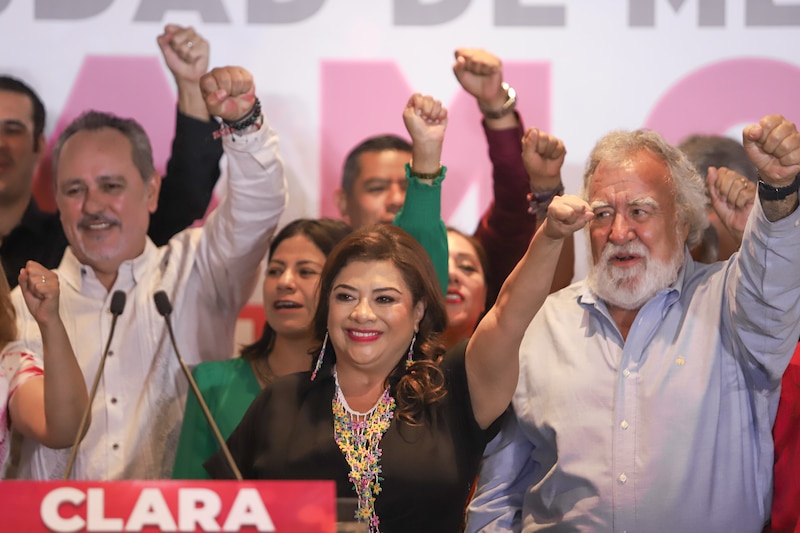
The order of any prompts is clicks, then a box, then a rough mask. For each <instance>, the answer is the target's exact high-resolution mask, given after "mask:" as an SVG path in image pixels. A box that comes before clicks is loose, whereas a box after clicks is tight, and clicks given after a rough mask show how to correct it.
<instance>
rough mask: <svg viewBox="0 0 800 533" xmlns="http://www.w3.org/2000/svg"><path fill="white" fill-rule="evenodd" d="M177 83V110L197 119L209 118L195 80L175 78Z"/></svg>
mask: <svg viewBox="0 0 800 533" xmlns="http://www.w3.org/2000/svg"><path fill="white" fill-rule="evenodd" d="M176 83H177V85H178V110H179V111H180V112H181V113H183V114H184V115H187V116H190V117H192V118H196V119H197V120H211V116H210V115H209V114H208V109H207V108H206V102H205V100H204V99H203V94H202V93H201V92H200V85H199V84H198V83H197V82H196V81H180V80H176Z"/></svg>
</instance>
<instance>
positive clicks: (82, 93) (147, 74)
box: [34, 55, 175, 211]
mask: <svg viewBox="0 0 800 533" xmlns="http://www.w3.org/2000/svg"><path fill="white" fill-rule="evenodd" d="M89 109H94V110H97V111H106V112H110V113H114V114H115V115H119V116H121V117H131V118H135V119H136V121H137V122H139V124H141V125H142V127H143V128H144V129H145V131H146V132H147V135H148V136H149V137H150V143H151V144H152V146H153V159H154V161H155V166H156V170H158V171H159V172H161V173H162V174H163V172H164V169H165V167H166V162H167V159H168V158H169V154H170V150H171V145H172V137H173V136H174V133H175V94H174V92H173V90H172V87H171V86H170V84H169V83H168V81H167V79H166V77H165V76H164V71H163V69H162V67H161V62H160V59H159V58H158V57H155V56H152V57H127V56H91V55H90V56H86V58H85V59H84V61H83V65H82V66H81V69H80V71H79V72H78V75H77V77H76V78H75V82H74V84H73V85H72V90H71V91H70V94H69V97H68V98H67V101H66V104H64V109H63V111H62V112H61V115H60V116H59V117H58V121H57V122H56V126H55V129H54V130H53V133H52V134H51V135H50V137H49V138H48V142H47V156H46V157H45V159H44V160H43V161H42V162H41V164H40V165H39V169H38V172H37V175H36V178H35V182H34V195H35V196H36V201H37V202H38V203H39V205H40V206H41V208H42V209H45V210H49V211H55V209H56V207H55V201H54V199H53V186H52V163H51V160H50V152H51V150H52V148H53V145H55V142H56V139H57V138H58V136H59V135H60V134H61V132H62V131H63V130H64V128H66V126H67V125H68V124H69V123H70V122H71V121H72V120H73V119H75V118H76V117H77V116H78V115H80V114H81V113H83V112H84V111H86V110H89ZM51 120H52V119H51Z"/></svg>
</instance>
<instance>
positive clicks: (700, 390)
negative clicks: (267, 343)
mask: <svg viewBox="0 0 800 533" xmlns="http://www.w3.org/2000/svg"><path fill="white" fill-rule="evenodd" d="M743 139H744V146H745V148H746V150H747V153H748V157H749V158H750V160H751V161H752V162H753V164H755V166H756V167H757V168H758V169H759V173H760V177H761V181H760V183H759V201H758V202H756V206H755V208H753V210H752V213H751V215H750V220H749V222H748V225H747V229H746V230H745V234H744V241H743V244H742V249H741V252H740V253H739V254H735V255H734V256H733V257H732V258H731V259H730V260H728V261H727V262H725V263H716V264H713V265H704V264H700V263H695V262H694V261H693V260H692V257H691V255H690V254H689V253H688V249H689V247H691V246H693V245H694V244H695V243H697V242H698V241H699V239H700V237H701V235H702V233H703V230H704V228H705V227H706V225H707V224H708V222H707V218H706V215H705V207H706V202H707V200H706V196H705V184H704V182H703V180H702V178H701V177H700V176H699V175H698V174H697V172H696V171H695V170H694V168H693V167H692V165H691V164H690V163H689V162H688V161H687V160H686V158H685V157H684V156H683V155H682V154H681V153H680V152H679V151H678V150H677V149H675V148H674V147H672V146H670V145H669V144H667V143H666V142H665V141H664V140H663V139H662V138H661V137H660V136H659V135H658V134H656V133H653V132H648V131H635V132H615V133H612V134H609V135H607V136H606V137H604V138H603V139H601V140H600V142H599V143H598V144H597V145H596V147H595V148H594V150H593V152H592V154H591V156H590V158H589V161H588V163H587V167H586V172H585V174H584V187H583V196H584V199H585V200H586V201H587V202H588V204H589V206H590V207H591V209H592V211H593V212H594V219H593V220H592V221H591V222H590V223H589V225H588V227H587V231H588V236H589V241H590V252H591V267H590V273H589V276H588V278H587V279H586V280H585V281H582V282H579V283H576V284H574V285H572V286H570V287H568V288H566V289H564V290H562V291H560V292H558V293H556V294H554V295H552V296H550V297H549V298H548V300H547V301H546V302H545V304H544V306H543V307H542V309H541V310H540V311H539V313H538V314H537V315H536V317H535V318H534V320H533V321H532V322H531V325H530V327H529V329H528V331H527V333H526V336H525V339H524V341H523V343H522V346H521V348H520V380H519V384H518V387H517V391H516V394H515V396H514V400H513V407H514V411H515V413H516V417H515V418H514V417H511V418H510V419H509V422H508V423H507V424H506V427H505V428H504V430H503V432H504V433H503V434H502V439H500V440H499V441H497V442H494V443H493V445H490V449H492V450H493V453H492V454H491V455H489V456H487V457H486V459H485V463H484V466H483V470H482V472H481V477H480V480H479V483H478V488H477V494H476V497H475V499H474V500H473V502H472V504H471V505H470V512H469V518H468V527H467V530H468V531H523V532H525V533H529V532H535V531H545V530H546V531H570V532H572V531H614V532H633V531H645V532H653V531H655V532H660V531H663V532H675V531H680V532H693V531H698V532H700V531H703V532H708V531H725V532H739V531H741V532H758V531H761V528H762V527H763V524H764V522H765V521H766V520H767V518H768V513H769V508H770V499H771V491H772V462H773V455H772V449H773V448H772V435H771V427H772V423H773V421H774V416H775V408H776V406H777V402H778V396H779V392H780V379H781V374H782V373H783V371H784V369H785V367H786V365H787V364H788V362H789V359H790V357H791V355H792V352H793V350H794V348H795V346H796V343H797V338H798V334H800V305H798V300H800V268H798V266H800V231H799V230H798V226H800V212H798V210H797V206H798V194H797V191H798V184H799V183H800V174H798V172H800V133H798V131H797V128H796V127H795V125H794V124H793V123H791V122H789V121H788V120H786V119H785V118H783V117H781V116H779V115H770V116H767V117H765V118H763V119H762V120H761V121H760V122H759V124H755V125H751V126H748V127H747V128H745V130H744V132H743ZM714 181H716V180H714V179H711V180H710V183H709V187H711V189H712V194H717V195H719V194H722V195H723V196H724V195H725V194H727V193H728V192H729V191H726V190H722V191H720V190H719V189H715V188H714V187H715V184H714ZM728 187H730V186H726V188H728ZM729 209H730V213H729V215H730V216H733V215H734V211H735V209H736V206H735V202H731V205H730V207H729ZM492 446H493V447H492Z"/></svg>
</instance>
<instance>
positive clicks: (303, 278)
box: [172, 218, 351, 479]
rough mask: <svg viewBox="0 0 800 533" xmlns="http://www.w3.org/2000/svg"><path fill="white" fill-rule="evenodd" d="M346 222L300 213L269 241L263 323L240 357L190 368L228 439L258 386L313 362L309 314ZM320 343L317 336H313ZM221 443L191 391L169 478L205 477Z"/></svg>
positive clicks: (310, 317) (312, 342)
mask: <svg viewBox="0 0 800 533" xmlns="http://www.w3.org/2000/svg"><path fill="white" fill-rule="evenodd" d="M350 231H351V230H350V227H349V226H348V225H347V224H345V223H344V222H342V221H340V220H333V219H326V218H323V219H298V220H295V221H293V222H291V223H290V224H289V225H287V226H286V227H285V228H283V229H282V230H281V231H280V232H279V233H278V235H277V236H276V237H275V239H274V240H273V241H272V244H271V245H270V249H269V262H268V263H267V270H266V275H265V277H264V285H263V288H262V291H263V301H264V311H265V314H266V316H267V323H266V324H265V325H264V331H263V333H262V334H261V338H260V339H258V340H257V341H256V342H254V343H253V344H251V345H249V346H245V347H244V348H243V349H242V351H241V357H240V358H236V359H230V360H227V361H214V362H208V363H202V364H200V365H197V366H196V367H195V369H194V371H193V372H192V374H193V375H194V377H195V379H196V380H197V385H198V387H199V388H200V391H201V392H202V393H203V398H204V399H205V401H206V403H208V408H209V410H210V411H211V414H212V415H213V416H214V421H215V422H216V423H217V425H219V429H220V432H221V433H222V436H223V437H225V438H228V436H230V434H231V432H232V431H233V430H234V428H236V426H237V425H238V424H239V421H240V420H241V419H242V416H244V413H245V411H246V410H247V408H248V407H249V406H250V404H251V403H252V402H253V400H254V399H255V397H256V396H257V395H258V393H259V392H261V389H262V388H263V387H264V386H266V385H267V384H268V383H270V382H271V381H272V380H273V379H274V378H275V377H277V376H283V375H286V374H291V373H293V372H301V371H306V370H309V369H310V368H311V362H312V356H311V355H310V350H311V349H312V348H313V347H314V346H315V340H314V336H313V333H312V331H311V319H312V317H313V316H314V312H315V310H316V308H317V301H316V290H317V284H318V282H319V275H320V272H321V271H322V266H323V264H324V263H325V258H326V257H327V256H328V254H329V253H330V251H331V250H332V249H333V247H334V245H335V244H336V243H338V242H339V241H340V240H341V239H342V237H344V236H345V235H347V234H348V233H350ZM317 344H318V343H317ZM218 449H219V446H218V444H217V441H216V440H215V439H214V435H213V433H212V432H211V429H210V428H209V426H208V423H207V422H206V419H205V417H204V416H203V413H202V411H201V410H200V405H199V404H198V402H197V399H196V398H195V397H194V395H193V394H192V393H191V392H190V393H189V395H188V396H187V398H186V412H185V414H184V418H183V426H182V427H181V436H180V441H179V442H178V452H177V456H176V458H175V466H174V467H173V470H172V477H173V479H210V478H209V476H208V474H207V473H206V471H205V469H204V468H203V462H204V461H205V460H206V459H208V458H209V457H210V456H211V455H212V454H213V453H214V452H215V451H217V450H218Z"/></svg>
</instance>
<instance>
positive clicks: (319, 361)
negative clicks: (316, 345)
mask: <svg viewBox="0 0 800 533" xmlns="http://www.w3.org/2000/svg"><path fill="white" fill-rule="evenodd" d="M327 345H328V332H327V331H326V332H325V338H324V339H322V349H321V350H320V351H319V355H318V356H317V364H316V365H314V371H313V372H312V373H311V381H314V380H315V379H317V372H319V369H320V368H321V367H322V359H323V358H324V357H325V346H327Z"/></svg>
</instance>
